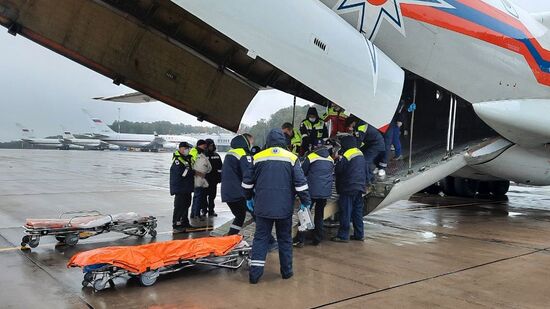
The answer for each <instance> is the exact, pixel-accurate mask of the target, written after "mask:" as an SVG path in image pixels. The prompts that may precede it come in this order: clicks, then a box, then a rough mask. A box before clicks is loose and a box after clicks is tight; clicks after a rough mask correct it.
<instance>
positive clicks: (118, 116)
mask: <svg viewBox="0 0 550 309" xmlns="http://www.w3.org/2000/svg"><path fill="white" fill-rule="evenodd" d="M118 134H119V135H120V107H119V108H118Z"/></svg>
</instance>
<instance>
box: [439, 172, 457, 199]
mask: <svg viewBox="0 0 550 309" xmlns="http://www.w3.org/2000/svg"><path fill="white" fill-rule="evenodd" d="M441 189H442V190H443V193H445V195H448V196H453V195H456V192H455V178H454V177H451V176H447V177H445V178H443V180H441Z"/></svg>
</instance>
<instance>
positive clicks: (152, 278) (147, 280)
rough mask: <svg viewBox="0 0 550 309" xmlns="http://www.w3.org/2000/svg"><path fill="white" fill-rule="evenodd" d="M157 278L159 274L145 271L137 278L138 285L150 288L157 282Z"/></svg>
mask: <svg viewBox="0 0 550 309" xmlns="http://www.w3.org/2000/svg"><path fill="white" fill-rule="evenodd" d="M158 276H159V272H158V271H153V270H151V271H146V272H144V273H143V274H141V275H140V276H139V278H138V279H139V283H140V284H141V285H142V286H152V285H153V284H155V282H157V278H158Z"/></svg>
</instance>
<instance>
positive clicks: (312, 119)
mask: <svg viewBox="0 0 550 309" xmlns="http://www.w3.org/2000/svg"><path fill="white" fill-rule="evenodd" d="M308 119H309V121H311V122H315V121H317V118H311V117H309V118H308Z"/></svg>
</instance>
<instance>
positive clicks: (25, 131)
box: [15, 123, 34, 138]
mask: <svg viewBox="0 0 550 309" xmlns="http://www.w3.org/2000/svg"><path fill="white" fill-rule="evenodd" d="M15 125H16V126H17V127H18V128H19V129H20V130H21V137H22V138H34V131H33V130H32V129H29V128H27V127H25V126H23V125H22V124H20V123H16V124H15Z"/></svg>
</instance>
